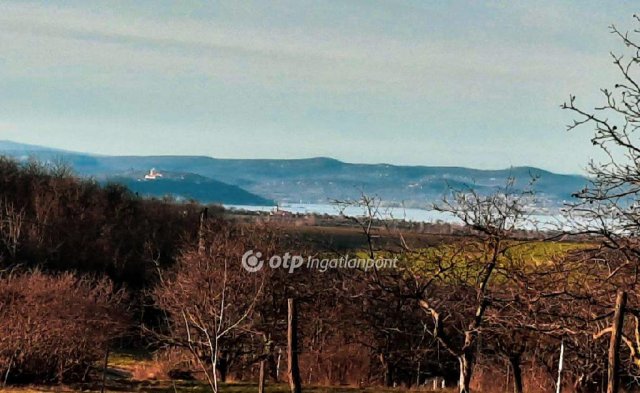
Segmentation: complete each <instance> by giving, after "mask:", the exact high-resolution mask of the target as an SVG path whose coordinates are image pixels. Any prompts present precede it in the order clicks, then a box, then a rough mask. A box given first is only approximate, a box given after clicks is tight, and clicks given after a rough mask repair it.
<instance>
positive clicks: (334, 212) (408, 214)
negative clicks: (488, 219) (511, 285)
mask: <svg viewBox="0 0 640 393" xmlns="http://www.w3.org/2000/svg"><path fill="white" fill-rule="evenodd" d="M224 207H225V208H228V209H231V210H245V211H256V212H273V211H275V210H276V207H275V206H249V205H247V206H241V205H224ZM279 209H280V210H284V211H288V212H291V213H294V214H328V215H330V216H339V215H340V214H341V212H342V213H344V214H345V215H347V216H354V217H363V216H366V212H365V211H364V209H362V208H361V207H356V206H349V207H346V208H342V207H340V206H337V205H332V204H314V203H286V204H281V205H280V206H279ZM379 215H380V216H381V217H383V218H385V219H394V220H405V221H410V222H425V223H436V222H438V221H440V222H447V223H452V224H454V223H461V221H460V219H458V218H457V217H454V216H453V215H451V214H448V213H443V212H437V211H433V210H426V209H415V208H413V209H409V208H401V207H381V208H380V211H379ZM530 221H531V223H529V224H528V225H526V226H527V227H533V226H537V227H538V228H540V229H554V228H558V227H559V226H564V225H563V223H565V222H566V221H565V220H564V219H563V217H561V216H554V215H543V214H537V215H532V216H531V217H530Z"/></svg>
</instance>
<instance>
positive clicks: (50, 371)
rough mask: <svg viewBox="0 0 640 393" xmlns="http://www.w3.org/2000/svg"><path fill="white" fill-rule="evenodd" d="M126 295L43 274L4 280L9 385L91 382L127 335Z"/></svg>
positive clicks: (0, 355)
mask: <svg viewBox="0 0 640 393" xmlns="http://www.w3.org/2000/svg"><path fill="white" fill-rule="evenodd" d="M124 300H125V294H124V292H122V291H118V290H116V289H114V287H113V285H112V284H111V283H110V282H109V281H108V280H106V279H101V280H91V279H88V278H83V277H77V276H74V275H72V274H69V273H66V274H60V275H55V276H48V275H46V274H44V273H42V272H40V271H34V272H27V273H8V274H4V275H3V276H1V277H0V321H1V323H0V372H1V375H2V378H3V379H4V382H11V381H15V382H47V381H58V382H61V381H74V380H79V379H82V378H83V377H84V376H86V374H87V371H88V370H89V368H90V367H91V366H92V365H93V363H94V362H95V361H97V360H99V359H100V358H101V357H103V356H104V353H105V350H106V349H107V347H108V346H109V344H110V342H111V341H112V340H113V339H114V338H117V337H119V336H121V335H122V334H123V333H125V331H126V327H127V320H126V314H127V313H126V312H125V311H124V309H123V305H124Z"/></svg>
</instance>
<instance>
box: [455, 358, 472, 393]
mask: <svg viewBox="0 0 640 393" xmlns="http://www.w3.org/2000/svg"><path fill="white" fill-rule="evenodd" d="M472 351H473V350H472V349H471V350H466V351H465V352H464V353H463V354H462V355H460V356H458V362H459V363H460V379H459V380H458V389H459V392H460V393H470V392H471V374H472V373H473V363H474V359H473V353H472Z"/></svg>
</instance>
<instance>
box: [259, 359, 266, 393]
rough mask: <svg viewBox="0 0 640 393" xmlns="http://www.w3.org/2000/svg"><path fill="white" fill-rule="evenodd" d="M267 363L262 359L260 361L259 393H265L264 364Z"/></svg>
mask: <svg viewBox="0 0 640 393" xmlns="http://www.w3.org/2000/svg"><path fill="white" fill-rule="evenodd" d="M266 362H267V361H266V360H264V359H262V360H261V361H260V376H259V377H258V378H259V379H258V393H264V378H265V377H264V364H265V363H266Z"/></svg>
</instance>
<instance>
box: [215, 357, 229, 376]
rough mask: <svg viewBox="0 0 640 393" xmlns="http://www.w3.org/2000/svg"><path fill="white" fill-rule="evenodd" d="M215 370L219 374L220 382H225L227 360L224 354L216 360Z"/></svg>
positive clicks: (227, 368) (227, 369)
mask: <svg viewBox="0 0 640 393" xmlns="http://www.w3.org/2000/svg"><path fill="white" fill-rule="evenodd" d="M217 369H218V372H219V373H220V382H227V374H228V371H229V361H228V360H227V358H226V356H225V355H224V354H223V355H222V356H220V358H219V359H218V364H217Z"/></svg>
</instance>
